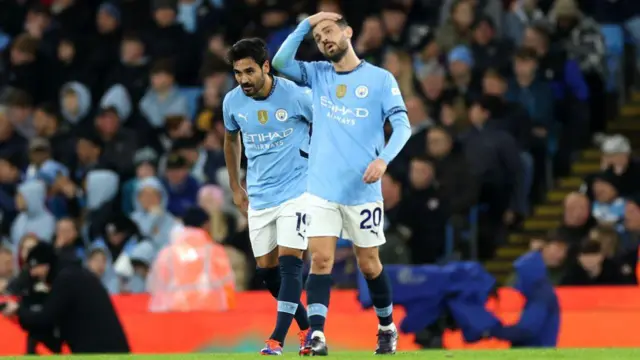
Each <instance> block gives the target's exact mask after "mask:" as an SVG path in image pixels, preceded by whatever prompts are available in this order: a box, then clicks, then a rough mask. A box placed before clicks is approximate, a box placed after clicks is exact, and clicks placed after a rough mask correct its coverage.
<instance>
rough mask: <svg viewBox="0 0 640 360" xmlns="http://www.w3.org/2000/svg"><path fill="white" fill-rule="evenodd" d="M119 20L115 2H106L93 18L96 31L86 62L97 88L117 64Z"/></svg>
mask: <svg viewBox="0 0 640 360" xmlns="http://www.w3.org/2000/svg"><path fill="white" fill-rule="evenodd" d="M120 19H121V12H120V8H119V7H118V6H117V5H116V2H113V1H110V0H107V1H104V2H103V3H102V4H100V6H99V7H98V12H97V14H96V17H95V27H96V29H97V30H98V31H97V34H96V35H95V36H94V37H93V39H92V44H93V45H92V46H91V50H90V53H89V56H88V59H87V60H88V63H89V68H90V71H91V73H92V74H95V75H94V76H95V77H96V78H97V79H95V81H96V83H97V84H99V87H101V86H102V84H103V83H104V80H105V78H106V75H107V74H108V71H109V70H110V69H111V68H112V67H113V66H114V65H115V64H117V63H118V59H119V56H118V55H119V50H120V38H121V37H122V27H121V26H120ZM99 90H102V89H99Z"/></svg>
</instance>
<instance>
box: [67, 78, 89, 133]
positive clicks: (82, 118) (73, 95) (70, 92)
mask: <svg viewBox="0 0 640 360" xmlns="http://www.w3.org/2000/svg"><path fill="white" fill-rule="evenodd" d="M59 101H60V113H61V114H62V119H63V120H64V124H65V125H66V126H69V127H70V128H71V129H72V131H77V130H80V131H81V130H85V129H93V119H92V117H91V115H92V114H91V102H92V98H91V91H90V90H89V88H88V87H87V86H86V85H85V84H83V83H81V82H79V81H69V82H67V83H65V84H64V85H63V86H62V87H61V88H60V99H59Z"/></svg>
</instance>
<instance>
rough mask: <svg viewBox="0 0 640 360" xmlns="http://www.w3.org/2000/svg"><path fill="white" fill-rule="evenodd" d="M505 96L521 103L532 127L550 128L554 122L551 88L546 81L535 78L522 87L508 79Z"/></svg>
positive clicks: (513, 80)
mask: <svg viewBox="0 0 640 360" xmlns="http://www.w3.org/2000/svg"><path fill="white" fill-rule="evenodd" d="M506 98H507V100H509V101H513V102H517V103H519V104H520V105H522V106H523V107H524V108H525V109H526V110H527V112H528V113H529V116H530V117H531V121H532V125H533V126H534V127H544V128H545V129H551V128H552V126H553V124H554V119H555V116H554V108H553V104H554V98H553V90H552V89H551V86H550V85H549V83H548V82H547V81H544V80H541V79H535V80H534V81H533V82H532V83H531V85H529V87H528V88H522V87H520V85H519V84H518V83H517V81H516V80H515V79H512V80H511V81H509V89H508V90H507V94H506Z"/></svg>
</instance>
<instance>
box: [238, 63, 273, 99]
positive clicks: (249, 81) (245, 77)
mask: <svg viewBox="0 0 640 360" xmlns="http://www.w3.org/2000/svg"><path fill="white" fill-rule="evenodd" d="M233 73H234V75H235V77H236V81H237V82H238V84H240V87H241V88H242V92H244V94H245V95H247V96H256V95H257V94H258V93H259V92H260V90H262V88H263V87H264V83H265V76H266V75H267V74H268V73H269V63H268V62H266V61H265V63H264V64H262V66H260V65H258V64H257V63H256V62H255V60H253V59H251V58H244V59H240V60H238V61H236V62H234V63H233Z"/></svg>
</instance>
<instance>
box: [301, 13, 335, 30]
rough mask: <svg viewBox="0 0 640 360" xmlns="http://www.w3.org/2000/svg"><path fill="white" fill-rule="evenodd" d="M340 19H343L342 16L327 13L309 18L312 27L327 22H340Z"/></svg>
mask: <svg viewBox="0 0 640 360" xmlns="http://www.w3.org/2000/svg"><path fill="white" fill-rule="evenodd" d="M340 19H342V15H340V14H336V13H332V12H326V11H322V12H319V13H317V14H314V15H311V16H309V17H308V18H307V20H309V25H311V27H314V26H316V25H318V24H319V23H320V22H322V21H325V20H331V21H338V20H340Z"/></svg>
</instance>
